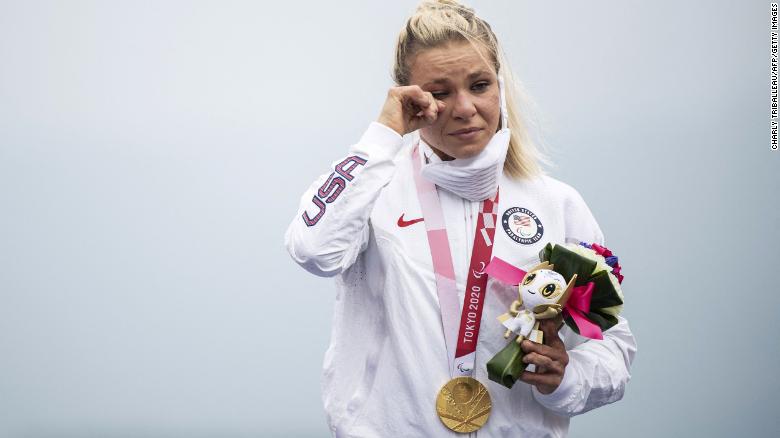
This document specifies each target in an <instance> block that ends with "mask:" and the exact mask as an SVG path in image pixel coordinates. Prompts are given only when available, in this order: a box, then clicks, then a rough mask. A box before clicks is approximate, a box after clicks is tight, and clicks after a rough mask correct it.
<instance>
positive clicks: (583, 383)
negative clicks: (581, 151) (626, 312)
mask: <svg viewBox="0 0 780 438" xmlns="http://www.w3.org/2000/svg"><path fill="white" fill-rule="evenodd" d="M564 210H565V214H566V222H567V226H566V233H567V236H566V237H567V239H566V240H567V241H582V242H587V243H591V242H596V243H598V244H600V245H602V246H603V245H604V244H605V243H604V235H603V234H602V232H601V228H600V227H599V225H598V223H597V222H596V219H595V218H594V217H593V214H592V213H591V211H590V209H589V208H588V206H587V205H586V204H585V201H584V200H583V199H582V196H580V194H579V193H578V192H577V191H576V190H574V189H571V194H570V196H569V199H568V200H567V202H566V204H565V207H564ZM603 335H604V339H603V340H591V339H588V340H586V341H584V342H582V343H580V344H579V345H576V346H575V347H574V348H571V349H569V350H568V351H567V353H568V354H569V363H568V365H567V366H566V369H565V371H564V375H563V380H562V381H561V384H560V385H559V386H558V388H556V389H555V391H553V392H552V393H550V394H542V393H541V392H539V391H538V390H537V389H536V387H533V389H532V392H533V395H534V398H535V399H536V400H537V401H538V402H539V403H541V404H542V405H543V406H545V407H546V408H548V409H550V410H551V411H553V412H555V413H557V414H558V415H562V416H565V417H572V416H575V415H579V414H583V413H585V412H588V411H590V410H592V409H595V408H598V407H600V406H603V405H606V404H609V403H613V402H615V401H618V400H620V399H621V398H623V394H624V392H625V388H626V384H627V383H628V381H629V380H630V379H631V374H630V371H631V364H632V362H633V361H634V356H635V355H636V351H637V347H636V340H635V339H634V335H633V334H632V333H631V329H630V328H629V325H628V321H627V320H626V319H625V318H623V317H622V316H618V323H617V324H616V325H615V326H613V327H611V328H610V329H609V330H606V331H604V333H603ZM571 336H574V337H578V335H576V333H574V332H573V331H572V332H571Z"/></svg>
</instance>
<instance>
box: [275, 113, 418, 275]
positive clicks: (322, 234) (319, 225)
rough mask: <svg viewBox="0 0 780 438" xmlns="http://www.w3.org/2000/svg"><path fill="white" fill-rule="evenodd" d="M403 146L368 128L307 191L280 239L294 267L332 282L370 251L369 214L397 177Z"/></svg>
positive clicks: (381, 129)
mask: <svg viewBox="0 0 780 438" xmlns="http://www.w3.org/2000/svg"><path fill="white" fill-rule="evenodd" d="M402 145H403V138H402V137H401V135H399V134H398V133H397V132H395V131H394V130H393V129H391V128H389V127H387V126H385V125H383V124H381V123H378V122H372V123H371V124H370V125H369V127H368V129H367V130H366V131H365V132H364V134H363V136H362V137H361V138H360V140H359V141H358V142H357V143H356V144H354V145H353V146H352V147H350V150H349V152H348V153H347V155H346V156H345V157H343V158H341V159H338V160H336V161H334V162H333V163H332V164H331V166H330V168H329V169H328V171H327V172H326V173H324V174H322V175H320V177H319V178H317V179H316V180H315V181H314V182H313V183H312V184H311V185H310V186H309V188H308V189H307V190H306V191H305V192H304V194H303V196H302V197H301V199H300V204H299V207H298V212H297V213H296V215H295V217H294V218H293V220H292V222H291V223H290V225H289V226H288V227H287V231H286V232H285V235H284V244H285V247H286V248H287V251H288V252H289V253H290V256H291V257H292V258H293V260H295V262H296V263H298V264H299V265H301V266H302V267H303V268H304V269H306V270H307V271H309V272H311V273H312V274H315V275H318V276H320V277H332V276H334V275H337V274H339V273H340V272H342V271H344V270H345V269H347V268H348V267H349V266H350V265H352V263H354V262H355V260H356V259H357V257H358V255H359V254H360V252H362V251H363V250H364V249H365V248H366V246H367V245H368V239H369V234H370V229H369V216H370V214H371V210H372V209H373V206H374V202H376V199H377V198H378V197H379V194H380V192H381V190H382V188H383V187H385V186H386V185H387V183H388V182H390V179H391V178H392V177H393V174H394V173H395V163H394V162H393V158H394V157H395V155H396V154H397V153H398V151H399V150H400V149H401V147H402Z"/></svg>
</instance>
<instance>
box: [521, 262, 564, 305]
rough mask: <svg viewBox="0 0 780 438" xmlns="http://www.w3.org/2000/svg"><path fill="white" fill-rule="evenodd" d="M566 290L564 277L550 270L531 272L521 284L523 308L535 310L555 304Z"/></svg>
mask: <svg viewBox="0 0 780 438" xmlns="http://www.w3.org/2000/svg"><path fill="white" fill-rule="evenodd" d="M565 290H566V280H565V279H564V278H563V275H561V274H559V273H557V272H555V271H553V270H550V269H537V270H536V271H533V272H529V273H528V274H526V275H525V277H524V278H523V281H522V282H521V283H520V294H521V296H522V297H523V307H525V308H526V309H529V310H533V309H534V308H535V307H536V306H539V305H542V304H554V303H557V302H558V300H559V299H560V298H561V296H562V295H563V292H564V291H565Z"/></svg>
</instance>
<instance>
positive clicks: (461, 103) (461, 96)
mask: <svg viewBox="0 0 780 438" xmlns="http://www.w3.org/2000/svg"><path fill="white" fill-rule="evenodd" d="M476 113H477V107H475V106H474V101H473V100H472V97H471V96H470V95H469V94H468V93H458V94H457V95H456V96H455V106H454V107H453V108H452V116H453V117H455V118H456V119H470V118H472V117H474V115H475V114H476Z"/></svg>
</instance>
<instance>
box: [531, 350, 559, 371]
mask: <svg viewBox="0 0 780 438" xmlns="http://www.w3.org/2000/svg"><path fill="white" fill-rule="evenodd" d="M523 362H525V363H527V364H531V363H532V364H534V365H536V369H537V373H540V374H543V373H546V372H548V371H554V372H556V373H560V374H563V364H561V363H560V362H558V361H554V360H552V359H551V358H550V357H548V356H543V355H541V354H539V353H528V354H526V355H525V356H523Z"/></svg>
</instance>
